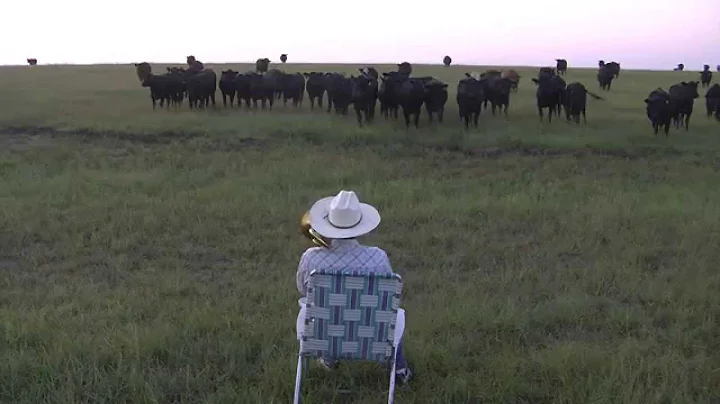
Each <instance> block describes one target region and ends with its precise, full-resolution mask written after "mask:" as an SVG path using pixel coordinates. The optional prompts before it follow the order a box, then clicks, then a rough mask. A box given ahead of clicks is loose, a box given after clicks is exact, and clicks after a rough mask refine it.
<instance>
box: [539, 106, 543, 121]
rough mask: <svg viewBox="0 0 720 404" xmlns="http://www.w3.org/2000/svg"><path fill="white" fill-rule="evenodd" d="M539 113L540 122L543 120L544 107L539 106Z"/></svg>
mask: <svg viewBox="0 0 720 404" xmlns="http://www.w3.org/2000/svg"><path fill="white" fill-rule="evenodd" d="M538 115H540V122H542V120H543V109H542V107H541V106H538Z"/></svg>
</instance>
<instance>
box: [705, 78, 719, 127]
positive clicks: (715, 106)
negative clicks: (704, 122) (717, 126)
mask: <svg viewBox="0 0 720 404" xmlns="http://www.w3.org/2000/svg"><path fill="white" fill-rule="evenodd" d="M705 105H706V107H707V116H708V118H710V117H711V116H713V114H715V119H717V120H718V121H720V84H718V83H715V84H713V86H712V87H710V88H709V89H708V91H707V93H705Z"/></svg>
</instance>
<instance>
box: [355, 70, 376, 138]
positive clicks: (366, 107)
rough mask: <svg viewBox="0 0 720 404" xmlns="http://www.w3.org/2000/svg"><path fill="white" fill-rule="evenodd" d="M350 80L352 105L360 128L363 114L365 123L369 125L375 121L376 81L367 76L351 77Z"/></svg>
mask: <svg viewBox="0 0 720 404" xmlns="http://www.w3.org/2000/svg"><path fill="white" fill-rule="evenodd" d="M350 78H351V79H352V103H353V107H354V108H355V114H356V115H357V121H358V125H360V126H362V115H363V114H365V122H367V123H371V122H372V121H373V119H375V104H376V103H377V95H378V81H377V79H376V78H374V77H372V76H369V75H361V76H358V77H355V76H351V77H350Z"/></svg>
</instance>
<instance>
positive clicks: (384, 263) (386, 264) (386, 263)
mask: <svg viewBox="0 0 720 404" xmlns="http://www.w3.org/2000/svg"><path fill="white" fill-rule="evenodd" d="M378 250H379V253H380V255H381V256H382V257H383V258H382V259H381V260H380V270H382V271H385V272H390V273H392V272H393V269H392V265H390V258H388V256H387V253H386V252H385V250H383V249H381V248H378Z"/></svg>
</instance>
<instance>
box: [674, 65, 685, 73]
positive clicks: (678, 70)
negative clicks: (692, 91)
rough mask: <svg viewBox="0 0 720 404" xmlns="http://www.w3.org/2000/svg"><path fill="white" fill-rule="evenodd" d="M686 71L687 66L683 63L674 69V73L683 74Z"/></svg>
mask: <svg viewBox="0 0 720 404" xmlns="http://www.w3.org/2000/svg"><path fill="white" fill-rule="evenodd" d="M684 70H685V65H684V64H682V63H679V64H678V65H677V67H676V68H674V69H673V71H676V72H681V71H684Z"/></svg>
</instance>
